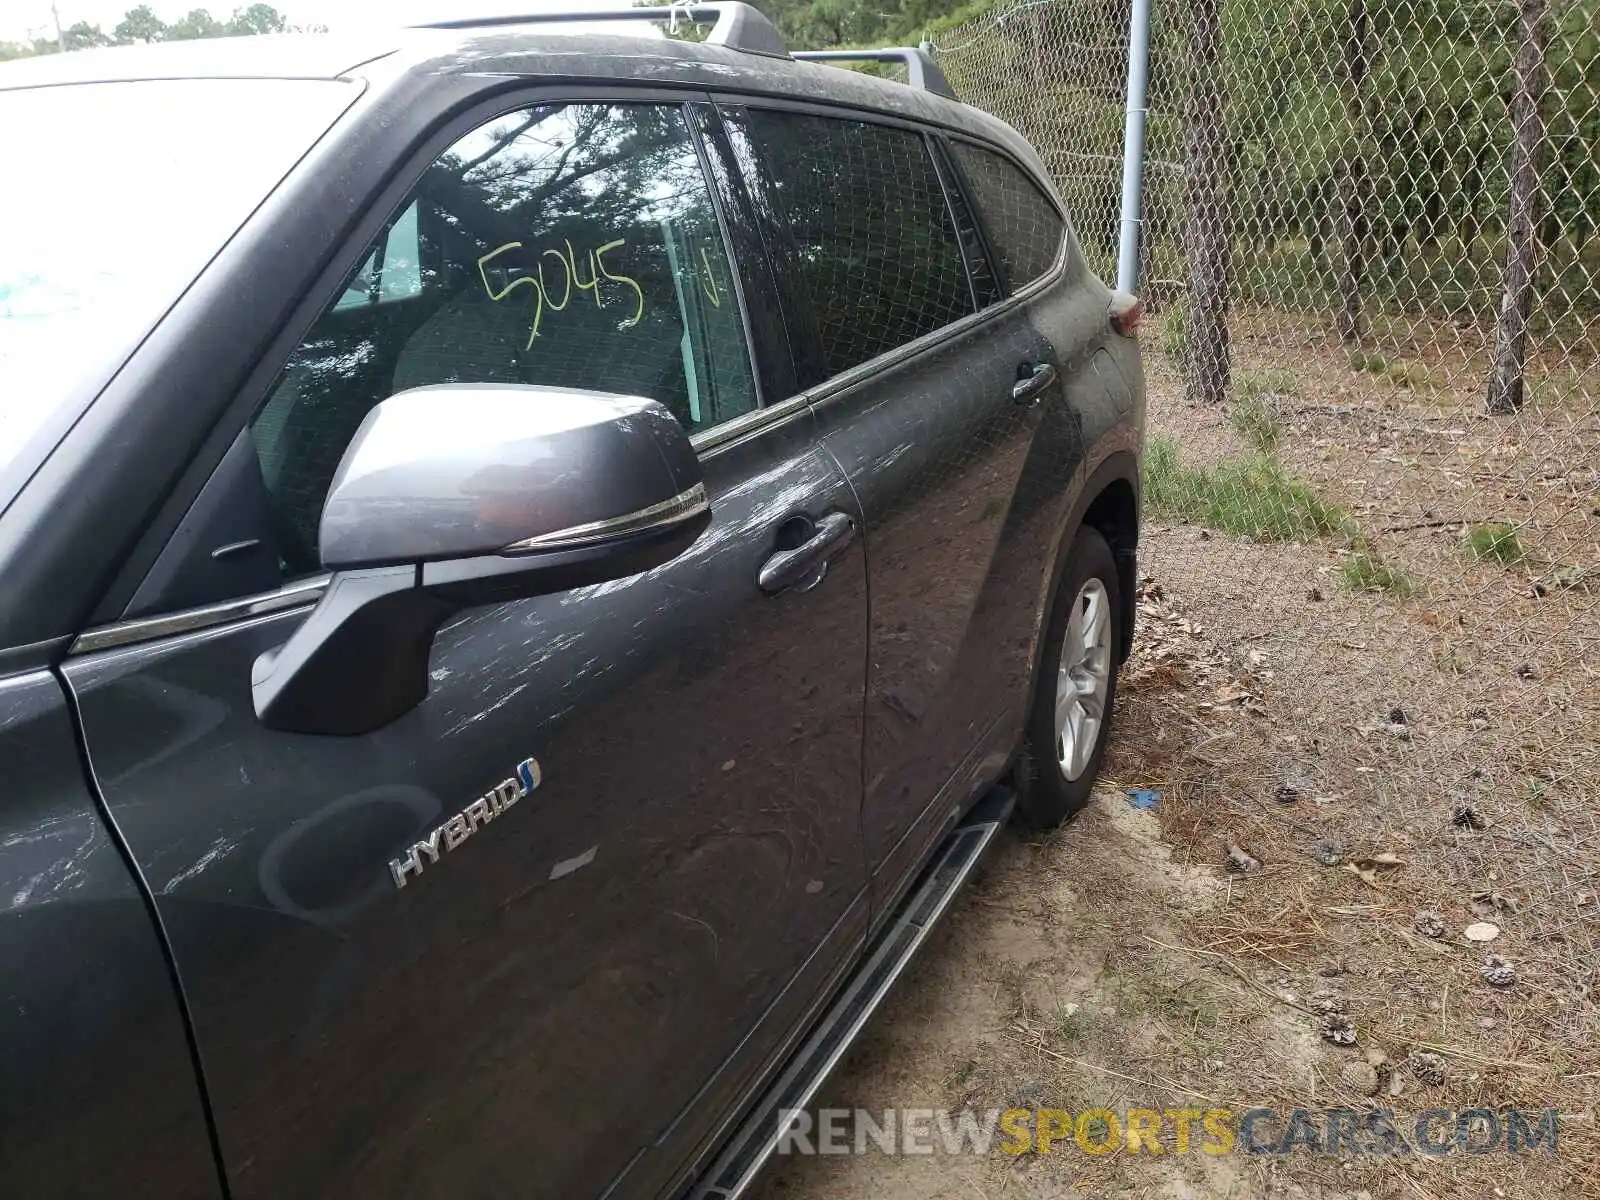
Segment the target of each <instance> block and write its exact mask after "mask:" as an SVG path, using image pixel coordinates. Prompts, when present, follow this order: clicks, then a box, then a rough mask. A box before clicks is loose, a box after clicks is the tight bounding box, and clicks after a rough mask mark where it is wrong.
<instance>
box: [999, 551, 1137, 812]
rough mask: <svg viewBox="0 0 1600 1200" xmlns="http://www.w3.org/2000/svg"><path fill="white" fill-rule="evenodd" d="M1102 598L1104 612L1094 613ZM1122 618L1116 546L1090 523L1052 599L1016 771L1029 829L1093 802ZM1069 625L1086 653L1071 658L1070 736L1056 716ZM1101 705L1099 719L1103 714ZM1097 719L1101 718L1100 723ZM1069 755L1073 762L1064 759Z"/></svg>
mask: <svg viewBox="0 0 1600 1200" xmlns="http://www.w3.org/2000/svg"><path fill="white" fill-rule="evenodd" d="M1097 605H1098V606H1099V610H1100V611H1099V615H1098V617H1097V616H1095V615H1094V609H1095V607H1096V606H1097ZM1074 610H1080V612H1081V613H1082V614H1083V615H1084V616H1087V617H1088V620H1089V622H1090V625H1091V631H1090V637H1089V638H1088V639H1084V638H1083V636H1082V633H1081V630H1082V628H1083V624H1084V622H1083V619H1082V616H1080V617H1079V619H1077V620H1074ZM1122 622H1123V612H1122V589H1121V587H1120V586H1119V583H1118V580H1117V564H1116V561H1115V560H1114V559H1113V558H1112V556H1111V547H1110V546H1108V545H1107V544H1106V540H1105V538H1104V537H1103V536H1101V534H1100V531H1099V530H1097V529H1091V528H1089V527H1088V526H1085V527H1084V528H1083V529H1081V530H1080V531H1079V533H1078V538H1077V541H1075V542H1074V543H1073V545H1072V550H1071V552H1070V553H1069V554H1068V555H1067V562H1066V566H1065V568H1064V569H1063V571H1062V573H1061V579H1060V582H1059V583H1057V584H1056V591H1055V596H1054V597H1053V599H1052V600H1051V603H1050V620H1049V623H1048V624H1047V625H1046V626H1045V636H1044V643H1043V648H1042V650H1041V652H1040V656H1039V676H1038V682H1037V684H1036V685H1035V689H1034V696H1033V701H1032V704H1031V705H1030V707H1029V710H1028V724H1027V730H1026V735H1025V738H1024V743H1023V749H1022V754H1021V756H1020V757H1019V759H1018V761H1017V766H1016V769H1015V771H1014V773H1013V778H1014V782H1015V784H1016V791H1017V807H1016V813H1015V816H1016V822H1017V824H1018V825H1019V826H1021V827H1022V828H1024V829H1028V830H1033V831H1041V832H1042V831H1044V830H1047V829H1054V828H1055V827H1056V826H1057V825H1060V824H1061V823H1062V822H1063V821H1065V820H1066V819H1067V818H1068V817H1071V816H1073V815H1074V814H1076V813H1077V812H1079V811H1080V810H1081V809H1082V808H1083V806H1084V805H1085V804H1087V803H1088V802H1089V793H1090V791H1091V790H1092V789H1093V787H1094V780H1095V776H1096V775H1098V774H1099V772H1100V760H1101V759H1102V758H1103V757H1104V756H1105V750H1106V742H1107V740H1108V739H1109V737H1110V733H1111V714H1112V712H1113V710H1114V707H1115V704H1116V699H1117V668H1118V666H1119V665H1120V664H1119V663H1118V661H1117V653H1118V647H1120V646H1121V645H1122ZM1069 628H1070V629H1071V630H1072V631H1073V638H1074V642H1073V649H1072V651H1071V654H1072V657H1073V658H1075V659H1077V660H1078V661H1077V663H1075V664H1074V663H1069V666H1070V667H1072V670H1071V672H1070V677H1071V679H1072V680H1073V682H1074V684H1075V685H1076V692H1075V693H1074V697H1075V699H1074V700H1073V703H1075V704H1076V706H1077V709H1076V713H1074V712H1073V711H1072V710H1071V709H1069V711H1068V716H1069V718H1074V717H1075V718H1076V719H1075V721H1069V730H1070V729H1076V731H1077V732H1076V735H1075V736H1074V738H1073V740H1072V741H1071V742H1070V743H1068V742H1065V741H1064V739H1063V738H1062V736H1061V735H1060V734H1059V733H1058V727H1057V721H1056V697H1057V689H1058V685H1059V683H1060V681H1061V660H1062V656H1063V652H1064V651H1066V650H1067V649H1068V631H1069ZM1085 640H1087V641H1089V642H1090V643H1091V644H1090V646H1089V648H1088V653H1087V654H1084V653H1082V646H1083V643H1084V642H1085ZM1091 685H1093V687H1092V690H1091ZM1097 709H1098V714H1099V715H1098V718H1096V717H1095V712H1096V710H1097ZM1091 720H1093V721H1094V722H1095V723H1094V724H1093V726H1092V727H1091V726H1090V725H1089V721H1091ZM1064 746H1065V752H1064V750H1063V747H1064ZM1085 747H1087V749H1085ZM1063 758H1065V759H1066V765H1063Z"/></svg>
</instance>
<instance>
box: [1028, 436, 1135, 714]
mask: <svg viewBox="0 0 1600 1200" xmlns="http://www.w3.org/2000/svg"><path fill="white" fill-rule="evenodd" d="M1085 525H1087V526H1089V527H1090V528H1091V529H1094V530H1095V531H1096V532H1098V533H1099V534H1100V535H1101V536H1102V537H1104V538H1105V539H1106V542H1107V543H1108V544H1109V545H1110V547H1111V556H1112V558H1114V559H1115V560H1116V563H1117V584H1118V588H1117V590H1118V591H1119V592H1120V593H1121V596H1120V599H1121V608H1122V636H1121V638H1120V644H1119V645H1118V647H1117V661H1118V662H1124V661H1126V660H1127V657H1128V654H1129V653H1130V652H1131V651H1132V648H1133V617H1134V610H1135V607H1136V603H1135V600H1134V589H1135V588H1136V587H1137V585H1138V581H1139V568H1138V547H1139V460H1138V458H1137V457H1136V455H1135V454H1134V452H1133V451H1132V450H1128V449H1117V450H1113V451H1112V452H1111V453H1109V454H1107V455H1106V456H1105V457H1104V458H1102V459H1100V460H1099V462H1098V463H1097V464H1096V465H1095V466H1094V468H1093V469H1091V470H1090V471H1089V472H1088V473H1087V477H1086V478H1085V480H1084V483H1083V485H1082V486H1081V487H1079V488H1078V489H1077V491H1076V494H1075V495H1074V497H1073V501H1072V505H1071V507H1070V508H1069V509H1068V510H1067V515H1066V517H1065V519H1064V520H1063V521H1062V524H1061V528H1060V530H1059V531H1058V533H1057V535H1056V539H1055V551H1054V553H1053V554H1052V555H1051V558H1050V565H1049V569H1048V570H1047V571H1046V572H1045V575H1044V578H1043V579H1042V580H1041V581H1040V588H1039V598H1038V602H1037V604H1036V605H1035V611H1034V616H1033V647H1032V650H1031V652H1030V654H1031V659H1032V662H1031V665H1030V668H1029V674H1028V677H1029V683H1028V688H1029V690H1028V694H1029V695H1030V696H1032V695H1033V690H1034V689H1035V688H1036V687H1037V686H1038V680H1039V654H1040V650H1041V648H1042V644H1043V638H1044V630H1045V625H1046V622H1047V621H1048V620H1049V619H1050V605H1051V602H1052V598H1053V597H1054V595H1055V591H1056V584H1057V583H1058V581H1059V580H1060V578H1061V573H1062V571H1064V570H1065V569H1066V565H1067V556H1068V555H1069V554H1070V553H1071V551H1072V546H1073V543H1074V542H1076V541H1077V540H1078V532H1079V531H1080V530H1081V529H1082V528H1083V527H1084V526H1085Z"/></svg>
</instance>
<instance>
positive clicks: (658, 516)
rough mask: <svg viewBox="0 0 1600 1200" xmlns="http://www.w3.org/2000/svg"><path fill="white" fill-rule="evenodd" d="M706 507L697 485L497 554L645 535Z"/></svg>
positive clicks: (515, 544) (566, 547)
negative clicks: (654, 501)
mask: <svg viewBox="0 0 1600 1200" xmlns="http://www.w3.org/2000/svg"><path fill="white" fill-rule="evenodd" d="M710 508H711V501H710V500H709V499H708V498H707V496H706V487H705V484H703V483H697V484H695V485H694V486H693V487H692V488H689V489H688V490H687V491H683V492H679V493H678V494H677V495H676V496H673V497H672V498H671V499H669V500H663V501H661V502H660V503H658V504H651V505H648V506H646V507H645V508H641V509H636V510H635V511H633V512H630V513H623V514H622V515H621V516H620V517H607V518H606V519H605V520H603V521H589V522H587V523H586V524H583V525H574V526H572V527H571V528H569V529H557V530H555V531H554V532H553V533H546V534H541V535H540V536H538V537H531V538H523V539H522V540H521V541H520V542H512V543H511V544H510V545H509V546H505V547H502V548H501V550H500V553H501V554H510V555H515V554H533V553H537V552H540V551H546V550H574V549H578V548H580V547H583V546H592V545H594V544H595V543H596V542H603V541H606V540H607V539H609V538H614V537H624V536H627V535H628V534H634V533H647V532H649V531H650V530H652V529H665V528H667V527H668V526H671V525H679V524H682V523H683V522H684V521H688V520H692V519H693V518H695V517H698V516H700V515H701V514H702V513H705V512H707V511H708V510H709V509H710Z"/></svg>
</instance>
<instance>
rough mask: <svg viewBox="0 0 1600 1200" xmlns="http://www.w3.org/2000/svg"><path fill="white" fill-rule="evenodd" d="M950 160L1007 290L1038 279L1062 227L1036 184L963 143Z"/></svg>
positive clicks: (1057, 246)
mask: <svg viewBox="0 0 1600 1200" xmlns="http://www.w3.org/2000/svg"><path fill="white" fill-rule="evenodd" d="M954 149H955V154H956V158H957V160H958V161H959V162H960V163H961V167H962V169H963V170H964V171H965V172H966V176H967V179H968V181H969V182H970V183H971V184H972V190H973V192H974V193H975V194H976V199H977V202H978V209H979V211H980V212H981V213H982V218H983V223H984V227H985V228H986V229H987V230H988V233H989V241H990V243H991V244H992V245H993V246H994V252H995V256H996V257H997V258H999V260H1000V271H1001V274H1003V275H1004V276H1005V280H1006V284H1007V286H1008V287H1010V288H1012V289H1013V290H1015V289H1016V288H1019V287H1022V286H1023V285H1024V284H1028V283H1031V282H1033V280H1035V279H1037V278H1039V276H1041V275H1043V274H1044V273H1045V272H1046V271H1048V270H1049V269H1050V268H1051V266H1053V265H1054V263H1055V261H1056V255H1057V253H1058V252H1059V251H1060V249H1061V238H1062V235H1063V233H1064V232H1065V230H1066V223H1065V222H1064V221H1063V220H1062V219H1061V214H1060V212H1058V211H1057V210H1056V206H1055V205H1054V204H1052V203H1051V202H1050V199H1049V197H1047V196H1046V195H1045V194H1044V193H1043V192H1041V191H1040V190H1039V187H1038V185H1037V184H1035V183H1034V182H1033V180H1031V179H1029V178H1028V176H1027V175H1026V174H1025V173H1024V172H1023V171H1022V169H1021V168H1020V167H1018V166H1017V165H1016V164H1015V163H1013V162H1012V161H1011V160H1010V159H1008V158H1006V157H1004V156H1003V155H999V154H996V153H994V152H993V151H992V150H984V149H981V148H980V147H978V146H973V145H969V144H967V143H965V142H958V143H956V145H955V147H954Z"/></svg>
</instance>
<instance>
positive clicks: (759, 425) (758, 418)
mask: <svg viewBox="0 0 1600 1200" xmlns="http://www.w3.org/2000/svg"><path fill="white" fill-rule="evenodd" d="M806 403H807V394H806V393H805V392H801V393H799V394H798V395H794V396H790V397H789V398H788V399H787V400H781V401H779V402H778V403H777V404H774V405H772V406H770V407H768V408H757V409H752V410H751V411H750V412H747V413H741V414H739V415H738V416H737V417H734V418H733V419H732V420H729V421H724V422H723V423H722V424H720V425H712V426H711V427H709V428H707V429H702V430H699V431H698V432H696V433H695V434H693V435H692V436H691V437H690V438H689V444H690V445H692V446H693V447H694V448H695V451H696V452H697V453H709V452H710V451H712V450H715V449H717V448H718V447H719V446H724V445H727V444H728V443H730V442H734V441H737V440H738V439H740V438H743V437H748V436H750V435H751V434H753V433H757V432H759V431H761V430H764V429H766V428H767V427H768V426H769V425H781V424H782V423H783V422H784V421H787V420H789V419H790V418H792V417H794V416H796V415H797V414H799V413H802V412H804V411H805V409H806Z"/></svg>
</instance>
